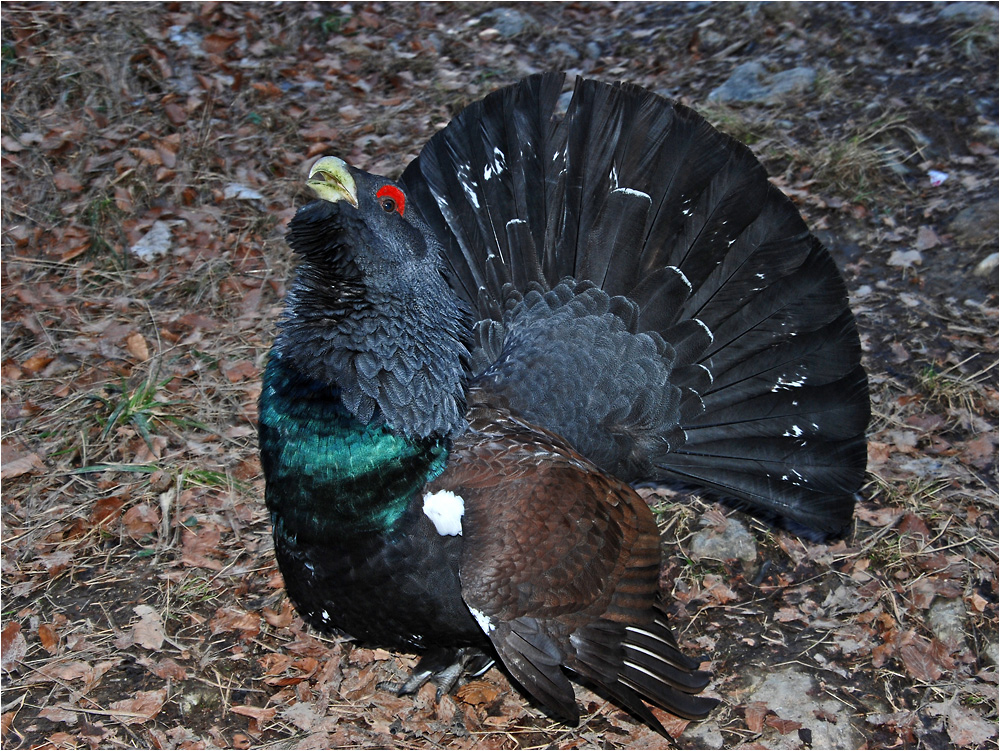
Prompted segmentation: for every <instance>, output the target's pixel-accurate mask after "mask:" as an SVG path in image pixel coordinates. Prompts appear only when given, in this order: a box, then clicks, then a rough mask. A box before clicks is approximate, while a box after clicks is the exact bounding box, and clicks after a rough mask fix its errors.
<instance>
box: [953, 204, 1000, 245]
mask: <svg viewBox="0 0 1000 751" xmlns="http://www.w3.org/2000/svg"><path fill="white" fill-rule="evenodd" d="M998 224H1000V206H998V204H997V202H996V199H993V200H985V201H979V202H977V203H974V204H972V205H971V206H967V207H966V208H964V209H962V210H961V211H959V212H958V214H956V215H955V218H954V219H952V220H951V221H950V222H949V223H948V229H949V230H950V231H951V233H952V234H953V235H955V239H956V240H957V241H958V242H960V243H961V244H963V245H974V246H979V245H991V246H993V247H996V245H997V226H998Z"/></svg>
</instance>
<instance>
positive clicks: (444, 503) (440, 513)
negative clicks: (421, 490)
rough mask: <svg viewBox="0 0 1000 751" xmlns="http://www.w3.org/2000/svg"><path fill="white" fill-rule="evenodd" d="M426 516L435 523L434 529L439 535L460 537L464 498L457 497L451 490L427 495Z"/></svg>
mask: <svg viewBox="0 0 1000 751" xmlns="http://www.w3.org/2000/svg"><path fill="white" fill-rule="evenodd" d="M424 514H425V515H426V516H427V518H428V519H430V520H431V521H432V522H434V529H436V530H437V533H438V534H439V535H451V536H454V535H460V534H462V515H463V514H465V501H464V500H462V496H460V495H455V494H454V493H452V492H451V491H450V490H439V491H438V492H436V493H425V494H424Z"/></svg>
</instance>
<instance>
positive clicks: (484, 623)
mask: <svg viewBox="0 0 1000 751" xmlns="http://www.w3.org/2000/svg"><path fill="white" fill-rule="evenodd" d="M469 612H470V613H472V617H473V618H475V619H476V623H478V624H479V628H481V629H482V630H483V633H485V634H489V632H490V631H492V630H493V629H495V628H496V626H494V625H493V624H492V623H491V622H490V618H489V616H488V615H486V613H480V612H479V611H478V610H476V609H475V608H473V607H469Z"/></svg>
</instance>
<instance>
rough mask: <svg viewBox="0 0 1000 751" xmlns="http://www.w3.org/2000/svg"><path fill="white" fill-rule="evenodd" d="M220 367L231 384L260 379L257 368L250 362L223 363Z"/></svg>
mask: <svg viewBox="0 0 1000 751" xmlns="http://www.w3.org/2000/svg"><path fill="white" fill-rule="evenodd" d="M219 367H220V368H221V369H222V372H223V374H225V376H226V378H228V379H229V382H230V383H237V382H238V381H245V380H247V379H250V378H257V377H258V370H257V366H256V365H254V364H253V363H252V362H250V361H249V360H237V361H236V362H232V361H223V362H222V364H221V365H220V366H219Z"/></svg>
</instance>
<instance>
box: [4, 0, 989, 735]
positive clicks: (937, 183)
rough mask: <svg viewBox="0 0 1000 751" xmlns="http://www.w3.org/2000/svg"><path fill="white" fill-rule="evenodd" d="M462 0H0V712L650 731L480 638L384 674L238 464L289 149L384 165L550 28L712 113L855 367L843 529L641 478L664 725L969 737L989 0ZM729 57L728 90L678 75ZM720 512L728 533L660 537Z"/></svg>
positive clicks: (983, 426)
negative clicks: (749, 168) (684, 655)
mask: <svg viewBox="0 0 1000 751" xmlns="http://www.w3.org/2000/svg"><path fill="white" fill-rule="evenodd" d="M495 7H496V6H494V5H493V4H468V3H442V4H436V3H392V4H389V3H386V4H339V5H320V4H313V3H304V4H287V5H243V4H229V3H218V4H217V3H212V2H206V3H199V4H159V5H147V4H122V5H112V4H104V3H93V4H68V3H67V4H62V3H44V4H43V3H5V4H4V9H3V16H2V27H3V28H2V59H3V78H2V92H3V113H2V135H0V146H2V165H3V168H2V180H3V183H2V186H3V198H2V208H3V228H2V238H3V244H2V260H3V268H2V300H0V303H2V333H3V350H2V363H0V367H2V389H3V392H2V393H3V405H2V420H3V427H2V481H3V489H2V543H3V565H2V574H3V580H2V581H3V615H2V645H0V655H2V742H3V746H4V748H10V749H14V748H43V747H44V748H81V747H94V748H96V747H101V748H118V747H133V748H205V747H219V748H230V747H235V748H259V747H281V748H290V747H291V748H313V747H381V748H389V747H392V748H468V747H483V748H523V747H558V748H577V747H579V748H584V747H587V748H592V747H604V748H618V747H643V748H654V747H658V746H662V745H663V744H664V743H665V742H666V741H665V739H663V738H661V737H660V736H657V735H656V734H654V733H652V731H650V730H648V729H647V728H645V727H644V726H642V725H641V724H639V723H638V722H637V721H636V720H634V719H633V718H632V717H631V716H630V715H628V714H626V713H625V712H623V711H622V710H620V709H619V708H617V707H616V706H615V705H614V704H610V703H608V702H606V701H604V700H603V699H601V698H600V697H598V696H596V695H595V694H592V693H590V692H589V691H586V690H584V689H580V690H579V693H578V696H579V698H580V701H581V704H582V707H583V709H584V721H583V722H582V724H581V726H580V727H579V728H576V729H573V728H567V727H565V726H561V725H559V724H557V723H553V722H552V721H550V720H548V719H547V718H546V717H545V716H544V715H542V714H541V713H540V712H538V711H537V710H536V709H534V708H533V707H532V706H531V705H530V704H528V703H527V702H526V701H525V700H524V699H523V697H522V695H521V694H520V693H518V692H517V691H516V690H514V689H512V688H511V686H510V684H509V683H508V682H507V680H506V678H505V677H504V675H503V674H502V673H501V672H500V671H498V670H496V669H493V670H491V671H489V672H488V673H487V674H486V675H484V676H483V677H482V678H481V679H478V680H474V681H472V682H469V683H466V684H465V685H463V686H462V687H461V688H460V689H459V690H458V691H457V692H456V693H455V694H454V695H451V696H445V697H443V698H442V699H441V700H440V701H439V702H436V701H435V700H434V696H433V692H432V691H431V689H429V688H426V687H425V689H423V690H421V691H420V692H419V693H418V694H417V695H416V696H415V697H403V698H397V697H395V696H393V695H391V694H389V693H388V692H386V691H384V690H381V689H380V688H379V683H380V682H382V681H392V680H398V677H399V676H400V675H401V674H402V673H403V671H405V670H406V668H408V667H411V666H412V665H413V664H414V658H413V656H412V655H398V654H393V653H389V652H385V651H382V650H378V649H374V650H373V649H362V648H357V647H355V646H353V645H352V643H351V642H350V641H349V640H347V639H343V638H330V637H325V636H322V635H320V634H317V633H314V632H311V631H309V630H308V629H307V628H306V627H304V626H303V624H302V622H301V620H300V619H299V618H298V617H297V616H296V615H295V613H294V612H293V610H292V609H291V607H290V605H289V603H288V601H287V599H286V598H285V596H284V593H283V589H282V581H281V577H280V575H279V573H278V571H277V569H276V566H275V563H274V559H273V553H272V546H271V541H270V529H269V523H268V518H267V515H266V513H265V509H264V505H263V501H262V483H263V481H262V479H261V470H260V464H259V461H258V458H257V452H256V438H255V419H256V399H257V396H258V393H259V390H260V385H259V384H260V372H261V368H262V366H263V363H264V362H265V359H266V356H267V351H268V347H269V345H270V342H271V340H272V338H273V336H274V332H275V322H276V320H277V318H278V316H279V313H280V310H281V302H280V301H281V298H282V295H283V293H284V291H285V289H286V283H287V280H288V278H289V274H290V271H291V269H292V267H293V260H292V258H291V253H290V251H289V249H288V248H287V246H286V244H285V242H284V239H283V237H284V232H285V228H286V225H287V222H288V220H289V219H290V218H291V216H292V215H293V213H294V212H295V210H296V208H297V207H299V206H302V205H303V204H304V203H306V202H307V201H308V200H310V195H309V192H308V190H307V189H306V187H305V185H304V177H305V172H306V170H307V169H308V165H309V164H310V163H311V162H312V161H313V160H314V159H315V158H316V157H317V156H319V155H321V154H336V155H339V156H342V157H343V158H345V159H347V160H348V161H349V162H351V163H352V164H354V165H355V166H358V167H361V168H364V169H367V170H369V171H374V172H382V173H384V174H388V175H390V176H396V175H398V174H399V173H400V172H401V170H402V168H403V167H404V166H405V165H406V164H407V163H408V162H409V160H410V159H412V158H413V156H415V155H416V154H417V152H418V151H419V149H420V146H421V144H422V143H424V142H425V141H426V140H427V138H428V137H429V136H430V135H432V134H433V133H434V132H435V131H436V130H437V129H439V128H440V127H442V125H443V124H444V123H446V122H447V121H448V120H449V119H450V118H451V117H452V116H454V115H455V114H456V113H457V112H458V111H459V110H460V109H461V108H462V107H463V106H464V105H466V104H468V103H469V102H471V101H474V100H475V99H477V98H479V97H480V96H482V95H484V94H486V93H488V92H489V91H491V90H493V89H495V88H497V87H499V86H501V85H504V84H507V83H511V82H514V81H515V80H517V79H518V78H520V77H521V76H523V75H526V74H529V73H532V72H538V71H541V70H544V69H550V68H562V69H564V70H568V71H570V72H571V73H574V74H583V75H587V76H590V77H595V78H600V79H603V80H608V81H613V80H628V81H631V82H634V83H638V84H641V85H644V86H647V87H649V88H651V89H653V90H655V91H658V92H660V93H662V94H664V95H667V96H669V97H672V98H674V99H678V100H680V101H681V102H683V103H685V104H687V105H689V106H691V107H693V108H695V109H696V110H698V111H700V112H702V113H703V114H704V115H706V117H708V119H709V120H710V121H712V122H713V123H714V124H715V125H716V126H717V127H719V128H720V129H721V130H724V131H725V132H728V133H730V134H731V135H734V136H735V137H737V138H739V139H741V140H743V141H745V142H747V143H748V144H749V145H750V147H751V148H752V149H753V151H754V152H755V153H756V154H757V156H758V157H759V158H760V159H761V160H762V161H763V162H764V164H765V166H766V167H767V169H768V172H769V173H770V174H771V175H772V179H773V181H774V183H775V184H777V185H778V186H779V187H780V188H782V189H783V190H784V191H785V192H786V193H788V194H789V195H790V196H791V197H792V198H793V200H794V201H795V202H796V203H797V205H798V207H799V208H800V210H801V211H802V212H803V214H804V216H805V217H806V219H807V221H808V222H809V224H810V226H811V227H812V228H814V230H815V231H816V232H817V234H818V235H819V236H820V238H821V239H822V240H823V242H824V243H825V244H826V245H827V246H828V247H829V248H830V250H831V252H832V253H833V255H834V257H835V259H836V261H837V263H838V265H839V266H840V268H841V269H842V271H843V272H844V274H845V277H846V279H847V284H848V288H849V290H850V294H851V301H852V306H853V308H854V310H855V312H856V314H857V317H858V323H859V327H860V330H861V335H862V342H863V347H864V362H865V365H866V367H867V368H868V372H869V375H870V379H871V394H872V406H873V420H872V424H871V429H870V438H871V443H870V449H869V482H868V483H867V485H866V486H865V488H864V491H863V499H862V500H861V501H860V503H859V504H858V510H857V516H856V523H855V524H854V526H853V528H852V530H851V531H850V533H849V534H848V535H847V536H846V537H845V538H844V539H843V540H840V541H836V542H833V543H830V544H813V543H809V542H807V541H804V540H802V539H799V538H797V537H795V536H793V535H790V534H788V533H785V532H777V531H775V530H772V529H769V528H767V527H765V526H763V525H761V524H759V523H757V522H755V521H753V520H751V519H749V518H748V517H746V516H744V515H742V514H740V513H737V512H733V511H730V510H728V509H726V508H725V507H722V506H717V505H714V504H712V503H710V502H708V501H706V500H704V499H702V498H700V497H698V496H694V495H692V494H691V493H689V492H681V491H678V490H676V489H674V490H662V491H659V492H657V493H654V494H653V495H652V496H651V497H650V501H651V503H652V504H653V505H654V508H655V510H656V511H657V514H658V516H659V519H660V520H661V524H662V528H663V539H664V569H663V584H664V590H665V592H668V593H670V594H671V597H672V604H671V610H672V615H673V617H674V625H675V629H676V631H677V633H678V636H679V638H680V640H681V641H682V643H683V645H684V646H685V647H686V648H687V649H689V650H690V651H691V652H692V653H698V654H704V655H706V659H708V660H709V661H710V667H711V669H712V671H713V672H714V675H715V678H714V681H713V683H712V684H711V685H710V687H709V689H708V693H709V694H711V695H714V696H718V697H720V698H721V699H722V704H721V706H720V707H719V708H718V710H716V711H715V713H713V715H712V717H711V718H710V719H709V720H708V721H706V722H703V723H690V724H689V723H686V722H681V721H678V720H675V719H671V718H669V717H668V716H666V715H665V714H661V715H660V716H661V717H662V718H663V720H664V723H665V724H666V726H667V728H668V730H669V731H670V733H671V735H672V736H674V738H673V740H672V742H673V743H674V744H676V745H677V746H679V747H687V748H691V747H699V746H700V747H709V746H715V747H725V748H740V747H745V748H806V747H811V746H812V745H814V746H815V747H817V748H819V747H824V746H825V747H841V748H847V747H855V748H862V747H867V748H875V747H881V748H890V747H899V748H996V747H997V639H998V612H997V578H998V576H997V574H998V571H997V569H998V558H997V539H998V513H997V420H998V407H997V402H998V395H997V378H998V374H997V324H998V322H997V311H998V300H997V289H998V287H997V269H996V263H995V258H996V251H997V245H998V238H997V225H998V222H997V205H998V201H997V196H998V158H997V107H998V91H997V21H996V5H995V4H983V5H978V4H970V5H968V6H965V7H964V8H959V9H957V10H956V9H955V7H953V6H949V5H944V4H910V3H890V4H880V3H864V4H860V3H859V4H839V3H838V4H832V3H831V4H826V3H817V4H813V3H801V4H800V3H787V4H784V3H779V4H774V5H769V4H766V3H764V4H761V3H747V4H743V3H736V4H712V3H707V4H706V3H680V4H662V5H661V4H641V3H640V4H633V3H622V4H614V3H580V4H576V3H570V4H518V5H517V6H516V7H514V6H511V8H507V9H500V10H498V11H497V10H495ZM745 63H758V64H759V65H760V66H762V67H761V68H760V70H761V71H762V73H761V75H762V76H763V77H762V78H761V79H760V81H758V83H759V86H758V89H760V90H757V91H753V90H751V91H750V92H749V93H748V94H746V95H745V96H744V97H743V98H744V99H745V101H734V100H732V99H727V98H726V97H725V96H721V95H718V94H717V95H715V96H713V97H710V96H709V95H710V94H711V93H712V92H713V91H716V90H717V89H718V88H719V87H720V86H722V84H723V83H725V82H726V81H727V80H730V78H731V76H732V74H733V73H734V71H735V70H736V69H737V67H738V66H741V65H744V64H745ZM794 69H799V70H798V71H797V72H796V73H795V75H796V76H797V77H796V78H795V80H796V81H797V82H798V83H797V84H795V87H793V89H792V90H790V91H789V90H783V89H781V88H780V87H778V88H773V87H772V88H768V87H769V86H771V85H772V84H773V83H774V79H772V78H771V76H772V75H773V74H776V73H781V72H787V71H792V70H794ZM742 70H746V69H742ZM731 83H732V82H731ZM751 89H753V87H751ZM731 90H732V89H731V88H726V89H724V90H723V91H724V92H725V91H731ZM762 92H763V93H762ZM991 254H992V260H991V258H990V256H991ZM731 523H735V524H736V525H738V526H737V528H742V529H744V530H748V531H749V533H750V535H751V536H752V537H753V543H754V550H755V552H754V553H753V554H752V555H751V556H750V557H749V558H752V560H751V559H748V560H746V561H742V562H741V561H738V560H730V561H724V562H719V561H712V560H709V559H707V558H703V559H701V560H697V559H696V557H695V556H694V555H692V553H691V544H692V541H693V539H694V536H695V535H696V534H697V533H707V534H709V536H711V535H712V534H713V533H715V532H716V531H720V533H721V531H723V530H726V529H729V528H730V524H731ZM783 689H790V690H791V691H793V692H795V693H797V694H798V699H799V700H805V699H808V700H809V701H812V702H813V706H812V708H811V709H807V710H806V714H805V715H803V714H802V710H801V707H798V708H796V705H795V704H794V702H793V701H792V700H788V701H786V700H785V699H782V698H781V696H782V694H781V691H782V690H783Z"/></svg>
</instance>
